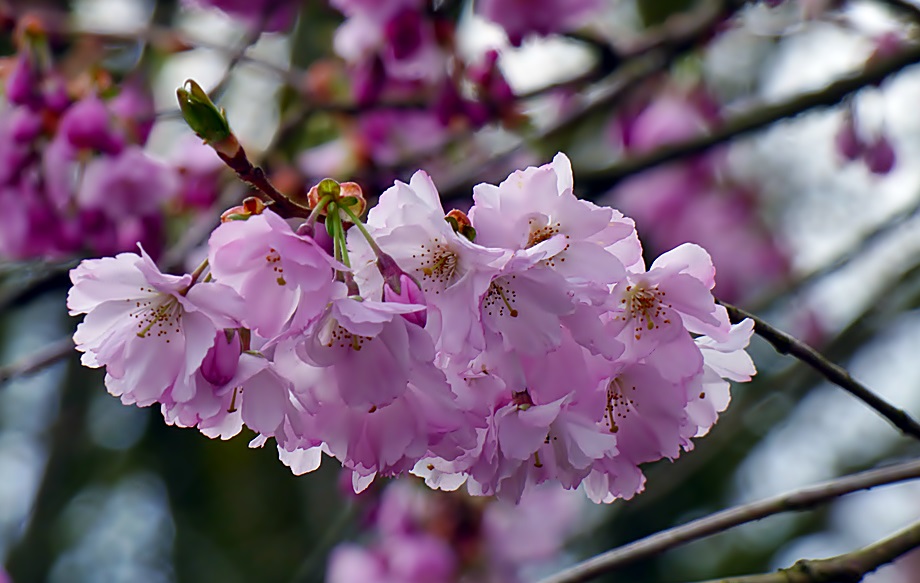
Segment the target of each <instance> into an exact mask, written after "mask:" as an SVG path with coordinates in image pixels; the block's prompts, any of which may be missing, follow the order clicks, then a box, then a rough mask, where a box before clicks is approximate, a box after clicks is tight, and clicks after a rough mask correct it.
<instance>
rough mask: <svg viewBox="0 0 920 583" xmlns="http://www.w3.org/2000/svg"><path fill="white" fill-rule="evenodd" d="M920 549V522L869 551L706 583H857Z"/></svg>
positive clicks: (874, 544) (866, 548)
mask: <svg viewBox="0 0 920 583" xmlns="http://www.w3.org/2000/svg"><path fill="white" fill-rule="evenodd" d="M916 548H920V522H915V523H914V524H912V525H910V526H908V527H907V528H904V529H903V530H900V531H898V532H896V533H895V534H893V535H891V536H889V537H887V538H885V539H882V540H880V541H878V542H875V543H873V544H871V545H869V546H867V547H864V548H861V549H858V550H855V551H853V552H850V553H845V554H842V555H837V556H836V557H830V558H828V559H802V560H800V561H796V563H795V564H794V565H793V566H791V567H789V568H786V569H780V570H779V571H777V572H775V573H764V574H762V575H747V576H743V577H731V578H728V579H713V580H711V581H706V582H703V583H858V582H859V581H862V580H863V577H865V576H866V575H868V574H869V573H871V572H872V571H875V570H876V569H878V568H879V567H881V566H882V565H886V564H888V563H890V562H892V561H894V560H895V559H897V558H898V557H900V556H902V555H904V554H906V553H908V552H910V551H912V550H914V549H916Z"/></svg>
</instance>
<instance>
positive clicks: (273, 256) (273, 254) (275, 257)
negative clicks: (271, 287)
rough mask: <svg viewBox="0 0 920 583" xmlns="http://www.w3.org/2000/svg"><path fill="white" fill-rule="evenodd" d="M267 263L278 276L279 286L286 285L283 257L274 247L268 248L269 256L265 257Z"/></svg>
mask: <svg viewBox="0 0 920 583" xmlns="http://www.w3.org/2000/svg"><path fill="white" fill-rule="evenodd" d="M265 262H266V263H268V266H269V267H271V268H272V271H274V272H275V273H276V274H278V275H277V277H276V278H275V281H276V282H277V283H278V285H286V284H287V281H285V279H284V267H282V266H281V255H279V254H278V251H276V250H275V248H274V247H269V248H268V254H267V255H266V256H265Z"/></svg>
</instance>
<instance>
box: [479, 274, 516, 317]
mask: <svg viewBox="0 0 920 583" xmlns="http://www.w3.org/2000/svg"><path fill="white" fill-rule="evenodd" d="M511 278H512V279H514V276H513V275H512V276H511ZM499 279H502V278H499ZM509 283H510V282H508V281H505V282H504V283H499V280H498V279H496V280H493V281H492V283H491V284H489V291H487V292H486V296H485V298H483V300H482V309H483V311H485V313H486V314H488V315H489V316H492V315H498V316H504V315H505V313H506V312H507V313H508V315H509V316H511V317H512V318H517V317H518V313H519V312H518V311H517V309H515V307H514V305H515V302H516V301H517V292H516V291H514V289H512V288H511V286H510V285H509Z"/></svg>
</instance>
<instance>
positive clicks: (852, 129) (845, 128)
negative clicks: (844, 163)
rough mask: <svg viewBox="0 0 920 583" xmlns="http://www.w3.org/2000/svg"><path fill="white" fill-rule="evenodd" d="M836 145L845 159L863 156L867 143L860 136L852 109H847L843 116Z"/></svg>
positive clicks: (835, 141) (835, 139) (836, 136)
mask: <svg viewBox="0 0 920 583" xmlns="http://www.w3.org/2000/svg"><path fill="white" fill-rule="evenodd" d="M834 145H835V146H836V148H837V152H839V153H840V155H841V156H843V158H844V159H846V160H849V161H853V160H856V159H857V158H859V157H860V156H862V154H863V150H864V149H865V144H863V142H862V140H861V139H860V138H859V132H858V131H857V129H856V120H855V119H854V117H853V114H852V113H851V112H850V111H846V112H845V113H844V116H843V123H841V124H840V128H839V129H838V130H837V135H835V136H834Z"/></svg>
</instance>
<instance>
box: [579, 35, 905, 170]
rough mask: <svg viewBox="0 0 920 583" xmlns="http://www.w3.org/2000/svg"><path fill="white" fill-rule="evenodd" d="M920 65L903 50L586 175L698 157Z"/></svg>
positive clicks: (649, 167) (652, 166)
mask: <svg viewBox="0 0 920 583" xmlns="http://www.w3.org/2000/svg"><path fill="white" fill-rule="evenodd" d="M918 62H920V44H918V45H914V46H911V47H909V48H906V49H904V50H903V51H901V52H900V53H898V54H897V55H894V56H892V57H890V58H887V59H884V60H878V61H874V62H872V63H869V64H867V65H866V66H865V67H864V68H863V69H862V70H860V71H857V72H855V73H852V74H850V75H848V76H846V77H843V78H841V79H838V80H837V81H834V82H833V83H830V84H829V85H827V86H826V87H824V88H822V89H818V90H815V91H810V92H808V93H803V94H801V95H797V96H795V97H792V98H790V99H787V100H786V101H782V102H779V103H775V104H768V105H762V106H758V107H757V108H756V109H753V110H751V111H749V112H747V113H743V114H737V115H735V116H734V117H732V118H731V119H729V120H728V121H726V122H725V123H724V124H722V125H721V126H720V127H718V128H715V129H714V130H712V132H710V133H708V134H704V135H701V136H697V137H695V138H691V139H688V140H685V141H682V142H676V143H673V144H668V145H666V146H662V147H661V148H658V149H656V150H653V151H651V152H649V153H647V154H640V155H637V156H634V157H630V158H627V159H625V160H622V161H621V162H619V163H617V164H614V165H612V166H610V167H608V168H606V169H603V170H598V171H596V172H591V173H586V174H587V175H588V176H590V177H593V178H595V179H603V180H604V182H605V183H607V184H610V185H612V184H615V183H617V182H620V181H621V180H623V179H625V178H628V177H630V176H633V175H635V174H639V173H640V172H644V171H645V170H649V169H651V168H654V167H656V166H660V165H661V164H665V163H667V162H673V161H675V160H678V159H681V158H686V157H688V156H692V155H695V154H700V153H702V152H705V151H706V150H709V149H711V148H713V147H715V146H718V145H720V144H724V143H725V142H728V141H729V140H733V139H735V138H738V137H741V136H744V135H747V134H750V133H752V132H755V131H757V130H761V129H763V128H766V127H769V126H771V125H773V124H775V123H776V122H778V121H781V120H783V119H787V118H791V117H794V116H797V115H799V114H802V113H804V112H806V111H810V110H812V109H815V108H818V107H830V106H833V105H837V104H838V103H840V102H841V101H843V100H844V99H846V98H847V97H849V96H850V95H852V94H854V93H856V92H857V91H859V90H861V89H863V88H864V87H867V86H872V85H878V84H879V83H881V82H882V81H884V80H885V79H887V78H888V77H890V76H891V75H893V74H895V73H897V72H899V71H901V70H902V69H904V68H905V67H907V66H909V65H913V64H916V63H918Z"/></svg>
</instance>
